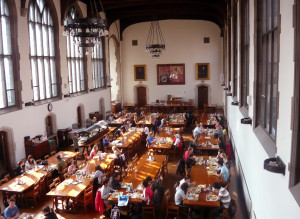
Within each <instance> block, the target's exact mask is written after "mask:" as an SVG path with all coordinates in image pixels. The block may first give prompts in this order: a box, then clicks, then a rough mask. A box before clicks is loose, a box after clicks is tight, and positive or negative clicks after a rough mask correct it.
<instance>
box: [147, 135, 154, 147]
mask: <svg viewBox="0 0 300 219" xmlns="http://www.w3.org/2000/svg"><path fill="white" fill-rule="evenodd" d="M147 142H148V144H149V147H151V145H152V144H153V143H154V134H153V132H150V134H149V137H148V138H147Z"/></svg>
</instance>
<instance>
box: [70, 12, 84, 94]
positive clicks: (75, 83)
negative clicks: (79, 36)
mask: <svg viewBox="0 0 300 219" xmlns="http://www.w3.org/2000/svg"><path fill="white" fill-rule="evenodd" d="M76 12H77V9H76V10H75V8H74V7H72V8H71V9H70V11H69V14H68V16H69V17H70V18H73V19H74V18H75V17H78V16H79V15H78V13H76ZM83 53H84V51H83V48H82V47H78V46H77V45H75V43H74V37H72V36H67V60H68V71H69V77H68V78H69V79H68V80H69V90H70V93H77V92H80V91H85V90H86V88H87V85H86V75H85V74H86V73H85V72H86V71H85V60H84V58H83V55H84V54H83Z"/></svg>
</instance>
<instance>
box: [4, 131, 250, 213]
mask: <svg viewBox="0 0 300 219" xmlns="http://www.w3.org/2000/svg"><path fill="white" fill-rule="evenodd" d="M183 138H184V140H185V142H186V144H185V145H186V146H188V145H189V141H190V140H191V139H192V127H190V128H188V129H186V130H185V131H184V134H183ZM70 150H72V148H70ZM138 153H139V155H142V154H143V153H145V147H143V146H141V147H140V148H139V150H138ZM178 160H179V157H171V158H170V159H169V163H168V172H169V174H168V176H167V177H166V178H165V179H164V186H165V188H170V190H171V197H174V194H175V191H174V188H173V185H174V183H175V182H176V181H177V180H180V177H179V176H177V175H176V167H177V162H178ZM230 171H231V182H230V190H231V191H236V192H237V194H238V196H239V198H238V209H237V213H236V219H248V218H249V217H248V215H247V212H246V207H245V201H244V197H243V193H242V191H240V190H239V188H241V187H240V182H238V178H237V176H236V173H237V171H236V168H235V163H234V161H233V162H232V167H231V169H230ZM231 191H230V192H231ZM46 205H49V206H50V207H52V200H50V199H49V198H45V199H44V200H41V201H40V203H39V204H38V205H37V206H33V207H31V208H26V209H20V212H21V213H22V212H28V213H39V212H41V210H42V208H43V207H44V206H46ZM0 206H1V209H2V212H3V211H4V206H3V202H2V196H1V204H0ZM78 212H79V213H78V214H72V213H60V214H59V215H60V216H61V218H70V219H73V218H74V219H85V218H86V219H88V218H104V216H101V215H100V214H99V213H96V212H95V211H94V209H92V208H90V209H89V210H88V212H84V209H78ZM125 218H129V217H125ZM149 218H153V217H149ZM160 218H164V214H163V217H160ZM170 218H172V217H170ZM190 218H207V216H206V212H205V209H200V211H197V212H196V213H193V214H192V216H191V217H190Z"/></svg>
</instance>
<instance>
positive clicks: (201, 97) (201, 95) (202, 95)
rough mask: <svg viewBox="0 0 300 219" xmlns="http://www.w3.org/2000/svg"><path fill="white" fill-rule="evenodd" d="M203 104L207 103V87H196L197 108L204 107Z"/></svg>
mask: <svg viewBox="0 0 300 219" xmlns="http://www.w3.org/2000/svg"><path fill="white" fill-rule="evenodd" d="M204 104H208V87H206V86H200V87H198V109H204Z"/></svg>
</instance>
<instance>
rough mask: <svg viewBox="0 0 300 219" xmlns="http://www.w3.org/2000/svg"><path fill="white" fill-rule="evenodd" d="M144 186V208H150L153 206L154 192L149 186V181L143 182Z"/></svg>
mask: <svg viewBox="0 0 300 219" xmlns="http://www.w3.org/2000/svg"><path fill="white" fill-rule="evenodd" d="M142 185H143V188H144V190H143V198H142V200H143V202H142V205H143V206H149V205H152V196H153V191H152V189H151V188H150V186H149V184H148V181H147V180H143V182H142Z"/></svg>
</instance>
